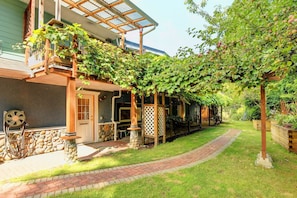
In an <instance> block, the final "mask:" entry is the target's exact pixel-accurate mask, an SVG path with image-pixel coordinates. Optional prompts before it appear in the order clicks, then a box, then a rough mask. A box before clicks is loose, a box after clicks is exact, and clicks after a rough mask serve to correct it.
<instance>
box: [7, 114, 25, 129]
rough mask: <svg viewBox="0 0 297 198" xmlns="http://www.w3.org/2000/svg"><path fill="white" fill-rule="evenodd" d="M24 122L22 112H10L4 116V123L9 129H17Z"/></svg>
mask: <svg viewBox="0 0 297 198" xmlns="http://www.w3.org/2000/svg"><path fill="white" fill-rule="evenodd" d="M25 120H26V116H25V113H24V111H20V110H10V111H8V112H7V113H6V114H5V122H6V124H7V125H8V126H9V127H19V126H21V125H23V124H24V122H25Z"/></svg>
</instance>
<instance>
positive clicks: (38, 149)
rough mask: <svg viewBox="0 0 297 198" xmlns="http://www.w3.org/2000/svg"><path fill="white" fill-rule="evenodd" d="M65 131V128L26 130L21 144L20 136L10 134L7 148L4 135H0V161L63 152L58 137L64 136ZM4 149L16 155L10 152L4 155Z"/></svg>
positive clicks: (61, 141)
mask: <svg viewBox="0 0 297 198" xmlns="http://www.w3.org/2000/svg"><path fill="white" fill-rule="evenodd" d="M65 131H66V128H65V127H57V128H43V129H27V130H25V134H24V141H23V144H22V142H21V140H22V138H21V137H20V134H17V133H12V136H10V138H9V139H10V141H9V142H10V144H9V147H8V146H6V145H5V134H4V133H1V135H0V161H3V160H10V159H15V158H20V157H27V156H32V155H39V154H43V153H49V152H53V151H59V150H63V149H64V140H62V139H61V138H60V137H61V136H64V134H65ZM21 145H23V146H21ZM5 147H8V148H11V150H13V151H16V154H13V153H12V152H8V153H6V149H5Z"/></svg>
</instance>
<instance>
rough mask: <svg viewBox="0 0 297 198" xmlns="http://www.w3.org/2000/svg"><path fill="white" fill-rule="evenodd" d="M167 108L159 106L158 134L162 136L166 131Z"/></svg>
mask: <svg viewBox="0 0 297 198" xmlns="http://www.w3.org/2000/svg"><path fill="white" fill-rule="evenodd" d="M165 127H166V126H165V108H164V107H158V135H159V136H162V135H163V134H164V133H165V130H166V129H165Z"/></svg>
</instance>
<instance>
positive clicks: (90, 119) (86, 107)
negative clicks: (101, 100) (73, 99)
mask: <svg viewBox="0 0 297 198" xmlns="http://www.w3.org/2000/svg"><path fill="white" fill-rule="evenodd" d="M76 123H77V127H76V129H77V135H78V136H80V137H81V138H79V139H77V142H78V143H81V142H93V141H94V96H93V95H90V94H83V95H82V96H78V97H77V122H76Z"/></svg>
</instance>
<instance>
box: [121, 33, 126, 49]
mask: <svg viewBox="0 0 297 198" xmlns="http://www.w3.org/2000/svg"><path fill="white" fill-rule="evenodd" d="M120 47H121V48H122V49H125V34H124V33H122V38H121V43H120Z"/></svg>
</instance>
